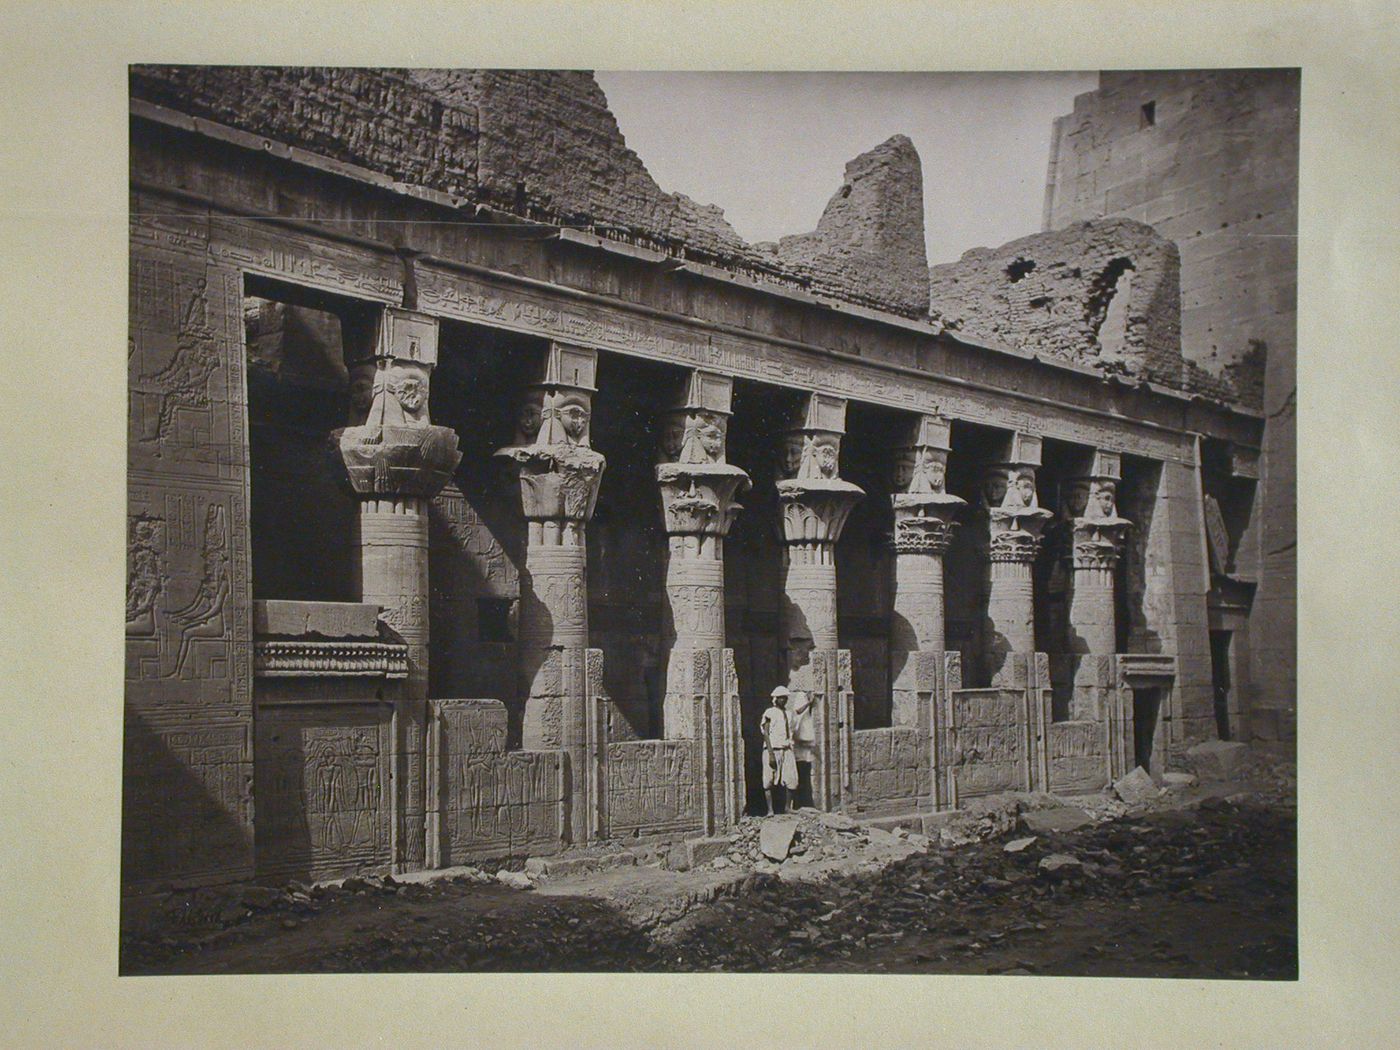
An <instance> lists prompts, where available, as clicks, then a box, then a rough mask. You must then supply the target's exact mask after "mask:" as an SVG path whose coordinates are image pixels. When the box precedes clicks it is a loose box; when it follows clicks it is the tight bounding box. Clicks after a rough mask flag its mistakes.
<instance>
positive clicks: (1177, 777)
mask: <svg viewBox="0 0 1400 1050" xmlns="http://www.w3.org/2000/svg"><path fill="white" fill-rule="evenodd" d="M1196 783H1197V781H1196V776H1195V774H1193V773H1163V774H1162V784H1163V785H1164V786H1165V787H1166V788H1167V790H1168V791H1179V790H1181V789H1182V788H1189V787H1194V786H1195V785H1196Z"/></svg>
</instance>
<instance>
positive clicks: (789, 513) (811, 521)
mask: <svg viewBox="0 0 1400 1050" xmlns="http://www.w3.org/2000/svg"><path fill="white" fill-rule="evenodd" d="M845 431H846V402H845V400H844V399H842V398H837V397H830V396H828V395H826V394H810V395H808V397H807V399H806V401H805V402H804V403H803V404H802V406H801V408H800V409H799V411H798V412H797V414H796V415H795V416H794V418H793V419H792V420H791V422H790V424H789V427H788V430H787V432H786V433H785V435H784V443H783V456H782V463H781V472H782V478H781V480H779V482H778V506H779V509H780V512H781V514H782V523H783V541H784V546H783V573H782V577H783V597H782V603H783V604H782V609H781V614H780V618H779V640H778V644H779V646H780V648H781V650H782V655H783V658H784V660H785V661H786V664H787V671H788V684H789V686H791V687H793V688H795V689H801V690H803V691H804V692H807V693H808V694H810V695H811V697H812V701H813V702H812V718H813V722H814V725H815V728H816V734H817V757H816V765H815V768H814V770H813V775H812V780H813V785H812V788H813V794H814V796H815V801H816V804H817V806H818V807H819V808H822V809H832V808H836V807H837V806H839V805H840V804H841V802H842V800H843V797H844V796H843V789H844V785H845V775H844V772H843V769H844V768H845V766H846V764H847V763H848V762H849V748H848V746H847V742H848V740H849V734H850V732H851V731H852V730H853V729H854V728H855V727H854V725H852V724H851V719H852V717H853V716H852V707H851V694H850V668H851V655H850V653H849V652H848V651H842V650H841V649H840V647H839V642H838V641H837V633H836V541H837V540H839V539H840V538H841V530H842V529H844V528H845V525H846V519H847V518H849V517H850V514H851V509H852V508H853V507H854V506H855V505H856V502H857V501H858V500H860V499H861V498H863V497H864V495H865V492H864V491H863V490H862V489H861V488H860V486H858V485H853V484H851V482H849V481H845V480H843V479H842V478H841V477H840V455H841V436H842V435H843V434H844V433H845Z"/></svg>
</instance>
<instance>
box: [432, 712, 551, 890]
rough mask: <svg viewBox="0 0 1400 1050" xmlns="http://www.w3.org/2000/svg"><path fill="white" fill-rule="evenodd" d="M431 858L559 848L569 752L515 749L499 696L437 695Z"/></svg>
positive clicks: (444, 860)
mask: <svg viewBox="0 0 1400 1050" xmlns="http://www.w3.org/2000/svg"><path fill="white" fill-rule="evenodd" d="M428 715H429V719H430V723H429V736H428V742H429V743H428V746H429V761H428V835H429V845H428V851H429V852H428V856H429V861H430V863H431V861H432V859H433V856H434V853H433V851H434V850H435V849H436V850H437V854H436V857H437V862H438V864H439V865H440V866H444V867H445V866H449V865H453V864H469V863H475V862H477V861H481V860H487V859H495V858H516V859H523V858H525V857H529V856H536V855H540V854H549V853H556V852H558V851H559V850H560V849H561V848H563V843H564V837H565V834H566V830H567V826H566V820H567V817H566V809H567V784H566V781H565V777H564V753H563V752H562V751H507V750H506V749H505V748H506V709H505V705H504V704H502V703H501V702H500V701H498V700H432V701H429V711H428Z"/></svg>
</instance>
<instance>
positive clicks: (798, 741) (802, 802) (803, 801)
mask: <svg viewBox="0 0 1400 1050" xmlns="http://www.w3.org/2000/svg"><path fill="white" fill-rule="evenodd" d="M789 696H790V697H791V699H792V754H793V758H795V759H796V762H797V791H796V793H795V794H794V795H793V800H792V808H793V809H803V808H812V807H815V806H816V803H815V802H813V801H812V763H813V762H814V761H815V760H816V757H817V727H816V723H815V721H814V720H813V718H812V697H811V695H810V694H809V693H806V692H803V691H802V690H801V689H793V690H791V691H790V692H789Z"/></svg>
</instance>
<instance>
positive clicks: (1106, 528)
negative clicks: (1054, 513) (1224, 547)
mask: <svg viewBox="0 0 1400 1050" xmlns="http://www.w3.org/2000/svg"><path fill="white" fill-rule="evenodd" d="M1121 477H1122V466H1121V457H1120V456H1119V454H1118V453H1116V452H1106V451H1103V450H1095V452H1094V454H1093V460H1092V462H1091V464H1090V466H1089V471H1088V473H1087V474H1085V475H1082V476H1078V477H1074V478H1071V479H1070V481H1069V483H1068V484H1067V486H1066V490H1065V514H1066V517H1067V518H1068V519H1069V525H1070V529H1071V536H1072V543H1073V546H1072V549H1071V551H1070V557H1071V559H1072V562H1071V563H1072V566H1073V571H1072V572H1071V574H1070V599H1069V617H1068V618H1069V639H1068V641H1069V651H1070V653H1071V654H1072V656H1073V660H1074V692H1073V695H1072V697H1071V700H1070V718H1072V719H1098V718H1102V717H1103V716H1104V714H1105V712H1106V711H1107V710H1108V708H1107V701H1108V697H1107V696H1106V694H1107V692H1108V690H1110V689H1112V688H1113V687H1114V682H1113V680H1112V679H1113V672H1112V667H1111V657H1112V656H1113V654H1114V652H1115V651H1116V649H1117V622H1116V605H1115V595H1114V580H1115V576H1116V574H1115V571H1114V570H1115V568H1116V567H1117V564H1118V557H1119V554H1120V552H1121V550H1122V545H1123V540H1124V537H1125V535H1126V533H1127V531H1128V529H1129V528H1131V526H1132V522H1130V521H1128V519H1126V518H1121V517H1119V516H1118V507H1117V494H1118V482H1119V479H1120V478H1121Z"/></svg>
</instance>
